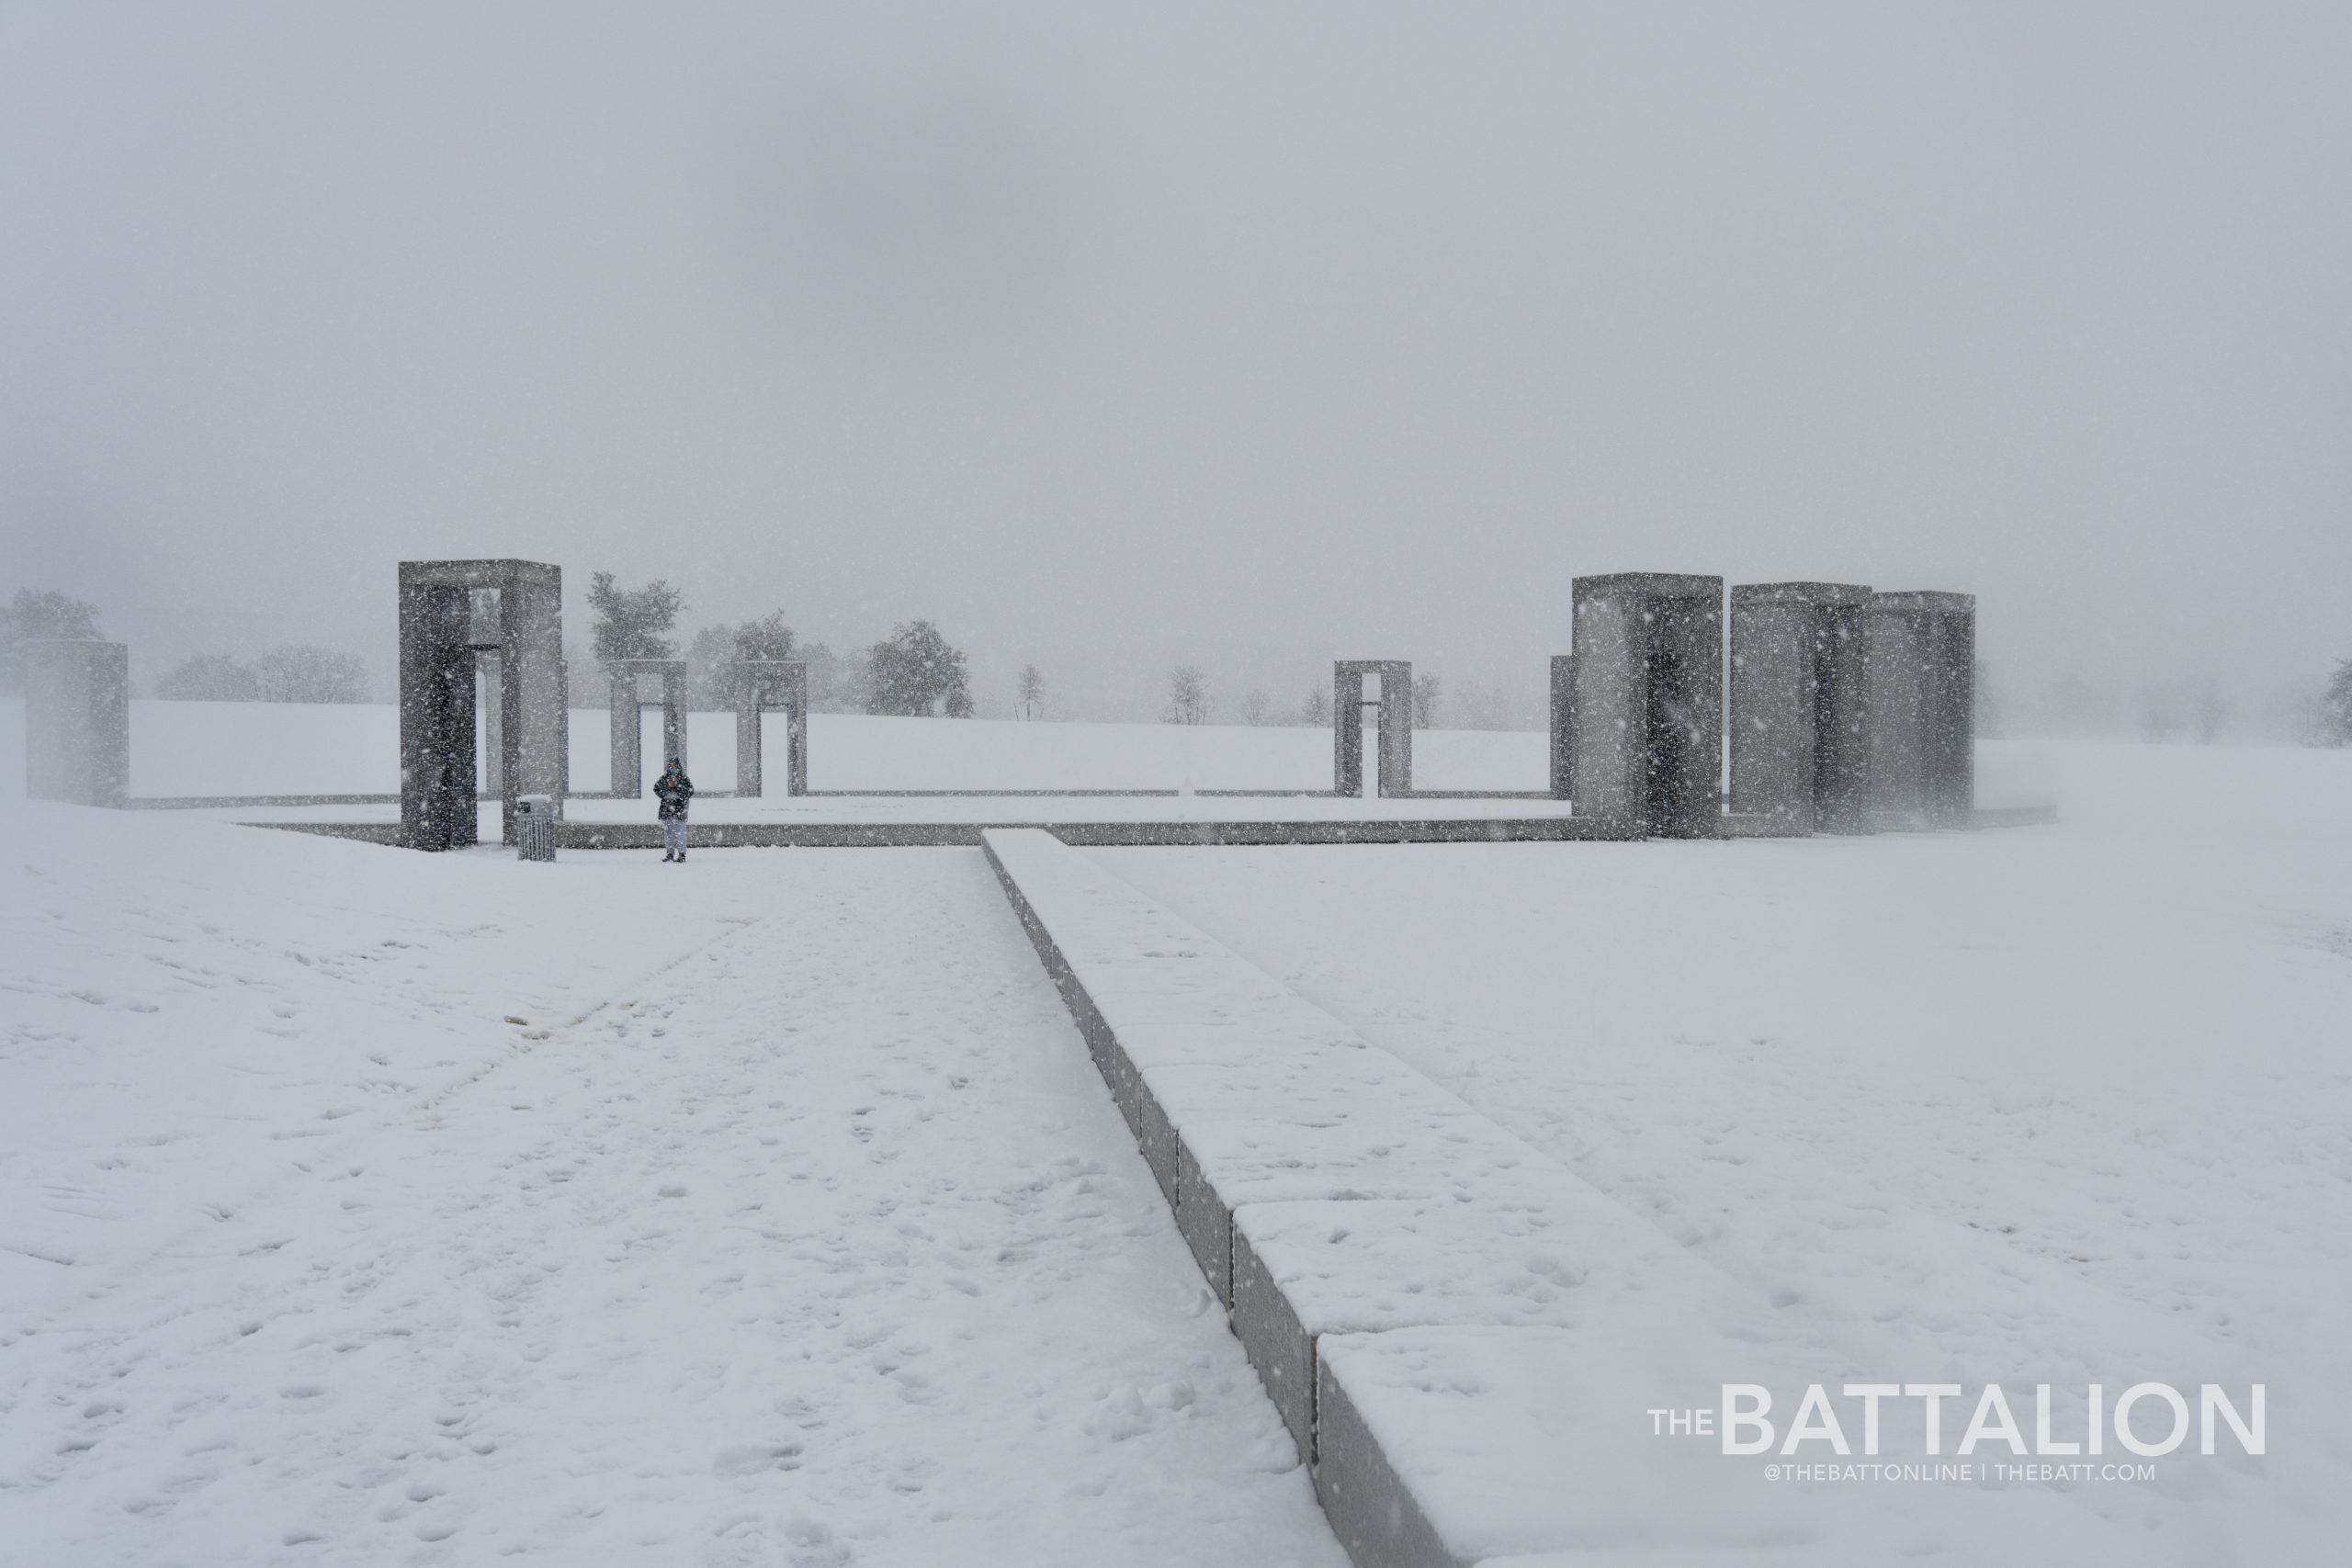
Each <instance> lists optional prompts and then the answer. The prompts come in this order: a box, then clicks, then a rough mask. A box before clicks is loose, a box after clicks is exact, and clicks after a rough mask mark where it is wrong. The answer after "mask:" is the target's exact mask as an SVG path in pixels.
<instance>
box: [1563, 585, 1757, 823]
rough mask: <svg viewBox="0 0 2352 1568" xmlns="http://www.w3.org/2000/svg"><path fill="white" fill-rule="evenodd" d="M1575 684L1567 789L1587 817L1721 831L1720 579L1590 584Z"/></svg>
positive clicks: (1578, 600)
mask: <svg viewBox="0 0 2352 1568" xmlns="http://www.w3.org/2000/svg"><path fill="white" fill-rule="evenodd" d="M1572 593H1573V597H1574V602H1575V609H1576V626H1575V630H1574V635H1573V639H1572V648H1573V651H1572V652H1571V654H1570V655H1569V657H1570V658H1571V659H1572V660H1574V662H1573V664H1572V666H1571V671H1570V676H1569V679H1570V681H1571V682H1572V684H1571V689H1570V694H1569V720H1570V722H1569V724H1568V727H1567V728H1568V732H1569V744H1568V747H1567V750H1568V753H1569V755H1568V790H1569V796H1570V798H1571V799H1572V800H1574V802H1575V803H1576V812H1577V816H1579V817H1604V818H1615V819H1618V820H1623V821H1630V822H1632V823H1633V824H1634V825H1635V826H1636V827H1637V828H1638V829H1640V830H1641V831H1642V832H1643V833H1645V834H1650V835H1656V836H1659V837H1668V838H1706V837H1712V836H1713V835H1714V834H1716V833H1718V832H1720V831H1721V830H1722V826H1723V824H1722V809H1721V804H1720V802H1721V793H1722V769H1723V650H1724V642H1723V596H1724V580H1723V579H1722V578H1720V577H1697V576H1685V575H1681V574H1678V573H1670V572H1619V573H1616V574H1613V575H1611V576H1606V577H1579V578H1577V580H1576V581H1575V584H1574V586H1573V589H1572Z"/></svg>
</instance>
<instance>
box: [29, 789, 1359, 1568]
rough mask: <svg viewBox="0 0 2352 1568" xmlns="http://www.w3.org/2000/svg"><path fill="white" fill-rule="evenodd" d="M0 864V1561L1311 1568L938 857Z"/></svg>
mask: <svg viewBox="0 0 2352 1568" xmlns="http://www.w3.org/2000/svg"><path fill="white" fill-rule="evenodd" d="M0 822H5V825H6V826H5V833H6V845H5V850H0V878H5V881H6V886H7V895H6V898H5V899H0V929H5V939H0V954H4V955H5V956H0V987H5V989H4V990H0V998H5V999H0V1017H5V1025H0V1562H6V1563H8V1564H10V1565H12V1568H14V1565H17V1564H24V1565H27V1568H31V1565H40V1568H48V1565H51V1564H68V1563H73V1564H99V1563H120V1564H141V1565H148V1564H163V1563H221V1564H232V1563H233V1564H248V1563H257V1562H295V1563H300V1562H370V1563H374V1562H489V1561H493V1560H500V1559H503V1558H505V1557H510V1556H511V1557H517V1558H521V1559H523V1560H526V1561H527V1560H540V1561H548V1562H562V1563H566V1564H572V1563H591V1562H612V1563H643V1562H695V1563H705V1562H708V1563H737V1562H741V1563H752V1562H758V1563H795V1564H820V1563H848V1562H891V1563H940V1564H949V1563H954V1564H966V1563H976V1562H1023V1563H1080V1562H1084V1563H1096V1562H1101V1563H1113V1562H1115V1563H1145V1562H1159V1563H1170V1564H1177V1563H1198V1562H1208V1561H1212V1560H1217V1559H1225V1558H1230V1557H1232V1556H1233V1555H1235V1552H1236V1548H1237V1546H1238V1543H1245V1542H1246V1543H1247V1548H1246V1552H1245V1553H1244V1555H1246V1557H1247V1559H1248V1560H1249V1561H1250V1562H1300V1563H1314V1564H1333V1563H1337V1562H1341V1561H1343V1559H1341V1557H1340V1553H1339V1551H1338V1549H1337V1547H1336V1545H1335V1544H1334V1543H1333V1542H1332V1540H1331V1539H1330V1537H1329V1532H1328V1531H1327V1529H1325V1527H1324V1525H1323V1523H1322V1519H1321V1516H1320V1514H1319V1513H1318V1512H1317V1509H1316V1507H1315V1505H1314V1503H1313V1500H1312V1498H1311V1496H1310V1495H1309V1492H1308V1488H1307V1485H1306V1480H1305V1478H1304V1475H1303V1472H1301V1471H1300V1469H1299V1468H1298V1465H1297V1461H1296V1458H1295V1454H1294V1453H1293V1450H1292V1448H1291V1443H1290V1439H1289V1438H1288V1436H1287V1435H1286V1434H1285V1433H1284V1432H1283V1429H1282V1427H1281V1424H1280V1422H1279V1421H1278V1420H1277V1418H1276V1417H1275V1416H1274V1413H1273V1410H1272V1406H1270V1405H1269V1404H1267V1403H1266V1401H1265V1399H1264V1397H1263V1395H1262V1394H1261V1393H1260V1392H1259V1388H1258V1384H1257V1382H1256V1379H1255V1377H1254V1376H1253V1374H1252V1373H1251V1372H1250V1369H1249V1367H1248V1365H1247V1363H1246V1362H1245V1361H1244V1359H1242V1356H1241V1354H1240V1351H1239V1348H1238V1345H1237V1344H1236V1343H1235V1342H1234V1340H1233V1339H1232V1338H1231V1337H1229V1336H1228V1335H1227V1332H1226V1330H1225V1327H1224V1324H1223V1321H1222V1318H1221V1316H1220V1314H1218V1313H1217V1312H1216V1310H1215V1306H1214V1303H1213V1302H1212V1301H1211V1299H1210V1297H1209V1296H1208V1293H1207V1292H1206V1291H1205V1290H1204V1288H1203V1287H1202V1284H1201V1281H1200V1278H1199V1275H1198V1273H1197V1272H1196V1271H1195V1270H1194V1269H1193V1263H1192V1261H1191V1258H1190V1257H1189V1256H1188V1255H1187V1254H1186V1252H1185V1250H1184V1248H1183V1247H1182V1243H1181V1242H1180V1241H1179V1240H1178V1238H1177V1236H1176V1235H1175V1232H1174V1229H1173V1226H1172V1224H1171V1223H1170V1219H1169V1216H1168V1214H1167V1213H1166V1210H1165V1208H1164V1206H1163V1205H1162V1203H1161V1201H1160V1199H1159V1192H1158V1190H1156V1188H1155V1187H1154V1186H1153V1183H1152V1180H1151V1179H1150V1176H1149V1175H1148V1172H1147V1171H1146V1169H1145V1168H1144V1166H1143V1164H1142V1162H1141V1160H1140V1159H1139V1157H1138V1156H1136V1152H1135V1150H1134V1148H1133V1146H1132V1145H1130V1144H1129V1142H1128V1140H1127V1137H1126V1133H1125V1128H1124V1126H1123V1125H1122V1124H1121V1123H1120V1122H1119V1119H1118V1116H1117V1113H1116V1112H1115V1111H1114V1110H1113V1108H1112V1106H1111V1104H1110V1101H1109V1100H1108V1098H1107V1096H1106V1095H1105V1093H1104V1091H1103V1086H1102V1084H1101V1081H1100V1079H1099V1078H1098V1077H1096V1076H1095V1074H1094V1071H1093V1069H1092V1067H1091V1065H1090V1064H1089V1063H1088V1061H1087V1058H1086V1055H1085V1052H1084V1049H1083V1047H1082V1045H1081V1044H1080V1042H1079V1040H1078V1037H1077V1035H1076V1032H1075V1031H1074V1030H1073V1029H1072V1028H1071V1026H1070V1024H1069V1020H1068V1018H1067V1015H1066V1014H1065V1013H1064V1012H1063V1010H1062V1008H1061V1004H1060V1002H1059V1000H1058V999H1057V998H1056V996H1055V994H1054V992H1053V989H1052V987H1051V986H1050V985H1049V984H1048V983H1047V982H1046V978H1045V976H1044V975H1043V974H1042V972H1041V971H1040V970H1039V968H1038V966H1037V964H1036V961H1035V957H1034V956H1033V955H1032V953H1030V951H1029V948H1028V945H1027V943H1026V942H1024V941H1023V938H1022V936H1021V934H1020V931H1019V928H1018V926H1017V925H1016V924H1015V922H1014V920H1013V918H1012V915H1011V913H1010V912H1009V911H1008V909H1007V908H1006V906H1005V904H1004V901H1003V898H1002V897H1001V894H1000V893H999V892H998V890H997V888H996V886H995V884H994V882H993V880H992V878H991V877H990V876H989V872H988V870H987V869H986V866H985V865H984V863H983V862H982V860H981V857H980V855H979V853H978V852H977V851H922V850H917V851H836V852H809V851H796V852H788V853H787V852H744V853H741V854H736V855H732V856H729V855H708V856H701V855H698V856H696V857H695V860H694V861H693V862H691V863H689V864H688V865H687V866H686V867H685V868H684V870H683V871H681V870H680V869H678V868H675V867H667V866H663V865H662V864H661V863H659V861H658V859H657V858H656V857H655V856H653V855H651V854H636V853H627V852H616V853H612V854H605V855H593V856H591V855H582V856H578V857H573V858H571V859H569V860H567V861H566V862H565V863H561V864H560V865H557V866H554V867H541V866H527V867H526V866H520V865H518V864H516V863H515V862H514V861H513V860H512V859H511V858H509V857H507V856H504V855H501V854H498V853H497V852H491V851H484V852H477V853H473V854H459V855H454V856H443V857H434V858H427V857H424V856H414V855H409V854H406V853H403V852H398V851H390V850H380V849H372V848H368V847H364V846H358V845H351V844H344V843H338V842H334V841H331V840H314V839H308V838H302V837H297V836H294V835H288V834H279V833H268V832H262V831H258V830H255V829H240V828H234V827H229V826H224V825H219V824H213V823H207V822H201V821H192V820H188V819H187V818H180V817H176V816H157V815H153V814H145V813H135V814H126V815H112V814H101V813H96V812H90V811H85V810H80V809H77V808H73V807H28V806H25V805H22V804H17V805H15V806H12V807H8V808H6V812H5V814H0Z"/></svg>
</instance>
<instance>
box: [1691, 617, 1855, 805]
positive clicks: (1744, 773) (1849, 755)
mask: <svg viewBox="0 0 2352 1568" xmlns="http://www.w3.org/2000/svg"><path fill="white" fill-rule="evenodd" d="M1870 601H1871V591H1870V590H1869V589H1868V588H1864V587H1860V586H1858V585H1856V584H1853V583H1846V582H1766V583H1742V584H1741V585H1739V586H1738V587H1736V588H1734V589H1733V590H1732V591H1731V694H1730V724H1729V728H1728V730H1727V733H1726V739H1727V740H1728V742H1729V745H1730V747H1731V806H1732V809H1733V810H1734V811H1735V812H1737V813H1739V814H1740V815H1742V816H1754V817H1762V818H1769V819H1770V821H1771V822H1772V824H1773V825H1774V827H1775V828H1776V829H1778V830H1780V831H1781V832H1786V833H1813V832H1823V833H1858V832H1865V831H1868V829H1869V820H1868V805H1869V802H1868V796H1867V784H1868V781H1869V777H1870V770H1869V756H1868V751H1867V743H1868V735H1867V733H1866V731H1865V728H1864V723H1863V695H1864V663H1863V632H1862V622H1863V612H1864V607H1865V606H1866V605H1868V604H1869V603H1870Z"/></svg>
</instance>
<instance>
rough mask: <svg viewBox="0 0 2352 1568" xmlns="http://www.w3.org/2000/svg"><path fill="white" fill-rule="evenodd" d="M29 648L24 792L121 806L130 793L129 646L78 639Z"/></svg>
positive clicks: (36, 796) (87, 803)
mask: <svg viewBox="0 0 2352 1568" xmlns="http://www.w3.org/2000/svg"><path fill="white" fill-rule="evenodd" d="M24 649H25V794H26V795H29V796H31V797H32V798H33V799H35V800H62V801H70V802H72V803H73V804H74V805H76V806H120V805H121V804H122V803H123V801H124V799H125V798H127V797H128V796H129V795H130V645H129V644H128V643H119V642H96V641H85V640H82V639H80V638H74V639H63V638H59V639H47V638H43V639H39V640H34V641H28V642H27V643H26V644H25V645H24Z"/></svg>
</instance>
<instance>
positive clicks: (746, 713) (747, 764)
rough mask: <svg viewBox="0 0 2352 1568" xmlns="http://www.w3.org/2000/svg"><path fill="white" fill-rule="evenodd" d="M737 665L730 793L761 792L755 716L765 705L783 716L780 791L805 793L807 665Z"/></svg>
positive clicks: (778, 662)
mask: <svg viewBox="0 0 2352 1568" xmlns="http://www.w3.org/2000/svg"><path fill="white" fill-rule="evenodd" d="M741 678H742V690H741V694H739V696H738V697H737V699H736V707H735V793H736V794H738V795H759V794H761V793H763V788H764V781H763V776H762V775H763V770H762V765H761V755H760V751H761V740H762V737H761V734H760V716H761V714H763V712H765V711H766V710H768V709H770V708H780V709H782V710H783V712H784V716H785V785H784V789H785V793H786V795H807V794H808V793H809V666H808V665H807V664H806V663H804V662H802V661H801V660H797V659H761V660H745V661H744V663H743V664H742V665H741Z"/></svg>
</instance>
